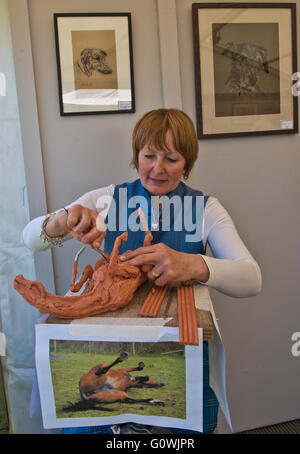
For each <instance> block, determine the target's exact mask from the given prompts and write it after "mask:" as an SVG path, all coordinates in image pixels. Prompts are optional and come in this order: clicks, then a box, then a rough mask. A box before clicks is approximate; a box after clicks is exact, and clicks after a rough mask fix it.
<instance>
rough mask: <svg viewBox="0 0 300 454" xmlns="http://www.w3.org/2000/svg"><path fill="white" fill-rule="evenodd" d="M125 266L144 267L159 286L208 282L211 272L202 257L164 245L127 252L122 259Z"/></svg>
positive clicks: (154, 245)
mask: <svg viewBox="0 0 300 454" xmlns="http://www.w3.org/2000/svg"><path fill="white" fill-rule="evenodd" d="M120 260H121V261H122V263H124V265H135V266H140V267H142V270H143V271H145V272H147V276H148V278H149V279H152V280H155V284H156V285H158V286H164V285H166V284H170V283H181V282H186V281H189V280H192V279H194V280H198V281H201V282H203V283H204V282H206V281H207V280H208V278H209V270H208V267H207V265H206V263H205V261H204V259H203V258H202V257H201V255H198V254H187V253H184V252H178V251H175V250H174V249H171V248H170V247H168V246H166V245H165V244H163V243H158V244H153V245H150V246H144V247H141V248H138V249H136V250H135V251H126V252H125V254H123V255H122V256H121V257H120Z"/></svg>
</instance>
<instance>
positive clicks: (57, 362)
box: [50, 340, 186, 419]
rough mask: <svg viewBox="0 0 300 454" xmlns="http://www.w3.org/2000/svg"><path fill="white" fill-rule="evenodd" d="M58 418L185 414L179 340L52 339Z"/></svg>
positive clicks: (54, 386) (183, 369)
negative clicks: (103, 340) (111, 340)
mask: <svg viewBox="0 0 300 454" xmlns="http://www.w3.org/2000/svg"><path fill="white" fill-rule="evenodd" d="M50 368H51V377H52V383H53V392H54V400H55V409H56V418H87V417H89V418H90V417H97V418H98V417H109V416H116V415H120V414H127V413H131V414H136V415H145V416H162V417H171V418H180V419H185V418H186V377H185V370H186V361H185V352H184V348H183V347H182V346H181V345H179V344H178V343H176V342H153V343H152V342H134V343H130V342H123V343H119V342H102V341H77V340H76V341H69V340H51V341H50Z"/></svg>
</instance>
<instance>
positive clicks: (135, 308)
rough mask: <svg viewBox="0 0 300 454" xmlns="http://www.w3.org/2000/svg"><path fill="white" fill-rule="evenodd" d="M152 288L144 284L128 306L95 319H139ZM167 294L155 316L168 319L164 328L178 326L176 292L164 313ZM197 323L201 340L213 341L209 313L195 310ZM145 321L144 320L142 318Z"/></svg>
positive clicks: (55, 320)
mask: <svg viewBox="0 0 300 454" xmlns="http://www.w3.org/2000/svg"><path fill="white" fill-rule="evenodd" d="M151 288H152V282H149V281H147V282H145V283H144V284H143V285H141V287H140V288H139V289H138V290H137V291H136V292H135V295H134V298H133V300H132V301H131V302H130V304H129V305H128V306H126V307H123V308H122V309H118V310H117V311H109V312H105V313H103V314H100V315H97V316H96V317H97V318H99V319H100V318H106V317H112V318H123V317H126V318H132V317H139V312H140V310H141V308H142V306H143V304H144V301H145V299H146V297H147V295H148V293H149V291H150V290H151ZM168 296H169V292H167V293H166V295H165V298H164V300H163V302H162V304H161V306H160V309H159V312H158V314H157V317H158V318H170V317H171V320H169V321H168V322H167V323H165V324H164V326H178V315H177V292H173V296H172V300H171V303H170V305H169V307H168V310H167V313H165V310H166V305H167V300H168ZM196 312H197V322H198V328H202V329H203V340H205V341H210V340H212V339H213V320H212V316H211V313H210V312H209V311H204V310H200V309H197V311H196ZM143 318H144V319H145V320H146V318H145V317H143ZM71 322H72V319H61V318H57V317H53V316H52V315H50V316H49V317H48V319H47V321H46V323H58V324H69V323H71Z"/></svg>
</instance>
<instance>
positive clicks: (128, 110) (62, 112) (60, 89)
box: [53, 13, 135, 116]
mask: <svg viewBox="0 0 300 454" xmlns="http://www.w3.org/2000/svg"><path fill="white" fill-rule="evenodd" d="M116 16H117V17H127V21H128V43H129V49H128V51H129V70H130V90H131V108H124V109H121V110H115V109H112V110H93V111H78V112H65V110H64V102H63V87H62V68H61V52H60V43H59V31H58V20H59V18H60V17H70V18H71V17H83V18H86V17H116ZM53 17H54V32H55V47H56V61H57V74H58V92H59V107H60V115H61V116H73V115H99V114H102V115H103V114H123V113H134V112H135V90H134V68H133V51H132V25H131V13H54V14H53Z"/></svg>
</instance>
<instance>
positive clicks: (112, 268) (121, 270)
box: [108, 232, 140, 279]
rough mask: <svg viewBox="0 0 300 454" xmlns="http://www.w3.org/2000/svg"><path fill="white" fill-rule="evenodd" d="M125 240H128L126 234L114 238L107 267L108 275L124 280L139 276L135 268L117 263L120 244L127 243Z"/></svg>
mask: <svg viewBox="0 0 300 454" xmlns="http://www.w3.org/2000/svg"><path fill="white" fill-rule="evenodd" d="M127 238H128V233H127V232H124V233H122V235H120V236H118V237H117V238H116V241H115V244H114V247H113V250H112V253H111V256H110V260H109V265H108V269H109V273H110V274H112V275H113V276H120V277H124V278H125V279H126V278H130V277H137V276H138V275H139V274H140V271H139V269H138V268H137V267H136V266H128V265H126V266H124V265H122V264H119V263H118V257H119V249H120V246H121V242H123V243H124V242H125V241H127Z"/></svg>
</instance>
